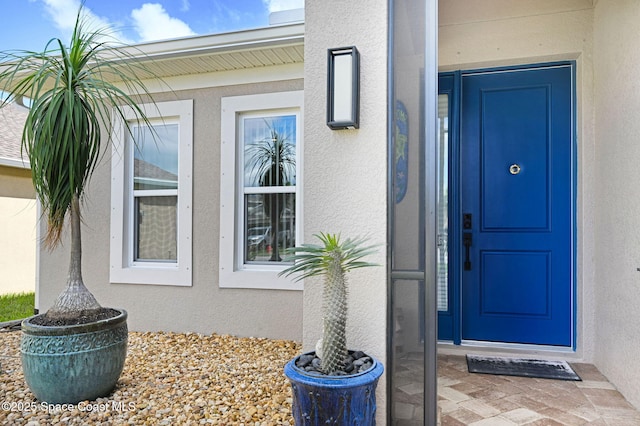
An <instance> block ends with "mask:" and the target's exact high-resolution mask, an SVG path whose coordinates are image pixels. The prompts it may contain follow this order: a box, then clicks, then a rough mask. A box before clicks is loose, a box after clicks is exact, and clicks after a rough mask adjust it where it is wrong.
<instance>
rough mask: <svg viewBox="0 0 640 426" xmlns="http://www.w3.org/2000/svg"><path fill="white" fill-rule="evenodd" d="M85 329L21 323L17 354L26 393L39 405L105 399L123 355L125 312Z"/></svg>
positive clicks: (115, 378)
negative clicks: (32, 396) (31, 395)
mask: <svg viewBox="0 0 640 426" xmlns="http://www.w3.org/2000/svg"><path fill="white" fill-rule="evenodd" d="M119 311H120V315H118V316H116V317H113V318H109V319H106V320H101V321H96V322H92V323H88V324H81V325H73V326H60V327H47V326H41V325H35V324H33V323H32V322H31V320H32V319H33V318H35V317H31V318H27V319H25V320H24V321H23V322H22V342H21V345H20V352H21V357H22V370H23V372H24V377H25V380H26V381H27V384H28V385H29V389H31V391H32V392H33V394H34V395H35V396H36V398H38V400H40V401H45V402H48V403H50V404H65V403H66V404H75V403H78V402H80V401H85V400H94V399H96V398H99V397H103V396H106V395H109V393H111V391H112V390H113V388H114V387H115V385H116V382H117V381H118V378H119V377H120V373H122V369H123V367H124V362H125V358H126V356H127V336H128V329H127V312H126V311H125V310H124V309H119Z"/></svg>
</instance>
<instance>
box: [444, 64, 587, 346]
mask: <svg viewBox="0 0 640 426" xmlns="http://www.w3.org/2000/svg"><path fill="white" fill-rule="evenodd" d="M558 66H569V67H571V82H570V90H571V112H570V116H571V123H570V132H571V146H570V162H571V164H570V167H571V173H570V176H571V183H570V191H571V204H570V215H571V217H570V230H569V233H570V235H571V241H570V248H569V250H570V258H571V262H572V265H571V283H570V298H571V312H570V318H571V319H570V323H571V324H570V326H571V339H570V341H571V346H566V347H564V346H547V345H536V344H521V343H506V342H488V341H469V340H463V339H462V285H463V283H462V275H463V274H462V258H461V256H462V238H461V235H462V200H461V195H462V193H461V179H460V172H461V164H460V162H461V156H460V129H461V124H462V123H461V122H460V115H461V111H460V108H461V99H462V91H461V89H462V84H461V81H462V77H463V76H464V75H470V74H487V73H496V72H514V71H516V72H517V71H525V70H531V69H544V68H552V67H558ZM443 77H444V78H447V79H452V82H451V83H450V87H449V86H447V88H446V89H445V90H444V91H441V89H440V84H439V85H438V92H437V94H438V95H440V94H443V93H447V94H450V97H449V122H450V125H449V161H448V168H449V176H448V185H449V200H448V202H449V206H448V207H449V208H448V215H449V221H448V223H449V226H450V228H449V232H448V242H449V244H448V259H449V264H448V277H449V282H448V295H449V297H448V298H449V300H448V307H449V311H448V312H447V313H441V312H438V342H439V343H453V344H454V345H468V346H486V347H500V348H514V349H534V350H545V349H550V350H554V351H571V352H575V351H576V349H577V348H576V344H577V336H576V330H577V297H576V294H577V287H576V286H577V261H576V246H577V222H576V203H577V169H578V167H577V137H576V134H577V132H576V129H577V112H576V99H577V95H576V61H557V62H545V63H534V64H524V65H513V66H503V67H492V68H479V69H468V70H456V71H448V72H440V73H438V82H439V83H440V80H441V78H443ZM441 326H442V327H441ZM445 327H451V331H450V332H449V333H451V334H450V336H451V339H440V335H441V333H443V330H442V329H443V328H445ZM445 333H446V331H445Z"/></svg>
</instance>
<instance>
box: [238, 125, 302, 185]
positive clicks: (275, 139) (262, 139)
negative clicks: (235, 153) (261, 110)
mask: <svg viewBox="0 0 640 426" xmlns="http://www.w3.org/2000/svg"><path fill="white" fill-rule="evenodd" d="M241 137H242V144H243V147H244V186H245V187H268V186H293V185H295V184H296V116H295V115H285V116H271V117H267V116H263V117H245V118H244V119H243V127H242V136H241Z"/></svg>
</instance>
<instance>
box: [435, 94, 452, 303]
mask: <svg viewBox="0 0 640 426" xmlns="http://www.w3.org/2000/svg"><path fill="white" fill-rule="evenodd" d="M437 150H438V153H437V155H438V171H437V172H438V183H437V186H436V188H437V189H436V191H437V197H438V204H437V205H438V210H437V215H436V229H437V231H436V232H437V233H438V240H437V243H438V251H437V259H436V262H437V266H436V267H437V275H438V283H437V285H438V310H439V311H448V310H449V254H448V253H449V249H448V246H449V95H447V94H441V95H438V147H437Z"/></svg>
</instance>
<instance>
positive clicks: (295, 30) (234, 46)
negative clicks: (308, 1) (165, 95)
mask: <svg viewBox="0 0 640 426" xmlns="http://www.w3.org/2000/svg"><path fill="white" fill-rule="evenodd" d="M303 42H304V23H296V24H287V25H277V26H271V27H264V28H256V29H251V30H243V31H234V32H228V33H222V34H210V35H202V36H191V37H183V38H177V39H171V40H162V41H154V42H148V43H140V44H135V45H132V46H128V47H125V48H123V49H122V50H123V51H124V52H126V53H127V54H128V55H127V56H129V57H132V58H138V59H141V60H143V61H144V60H145V59H152V60H160V59H174V58H180V57H188V56H201V55H209V54H217V53H223V52H228V51H237V50H245V49H256V48H264V47H275V46H286V45H292V44H301V43H303Z"/></svg>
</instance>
